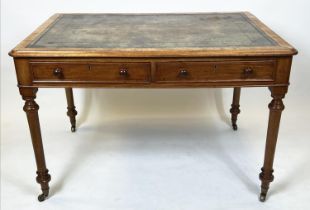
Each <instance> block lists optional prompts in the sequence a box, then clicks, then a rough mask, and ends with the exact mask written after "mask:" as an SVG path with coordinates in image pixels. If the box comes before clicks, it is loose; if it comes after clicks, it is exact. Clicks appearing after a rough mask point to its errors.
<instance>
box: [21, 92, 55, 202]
mask: <svg viewBox="0 0 310 210" xmlns="http://www.w3.org/2000/svg"><path fill="white" fill-rule="evenodd" d="M37 90H38V89H37V88H20V93H21V95H22V98H23V99H24V100H25V105H24V111H25V112H26V115H27V120H28V124H29V129H30V134H31V139H32V146H33V150H34V154H35V159H36V164H37V178H36V180H37V182H38V183H39V184H40V185H41V189H42V194H41V195H39V197H38V200H39V201H44V200H45V199H46V198H47V196H48V193H49V185H48V183H49V181H50V180H51V176H50V175H49V173H48V170H47V168H46V163H45V157H44V149H43V143H42V137H41V130H40V121H39V115H38V110H39V106H38V104H37V103H36V102H35V100H34V99H35V98H36V92H37Z"/></svg>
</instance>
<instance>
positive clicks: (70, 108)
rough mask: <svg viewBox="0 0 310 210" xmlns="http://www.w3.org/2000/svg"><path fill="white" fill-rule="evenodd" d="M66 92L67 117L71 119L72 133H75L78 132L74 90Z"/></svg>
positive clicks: (70, 89) (68, 89)
mask: <svg viewBox="0 0 310 210" xmlns="http://www.w3.org/2000/svg"><path fill="white" fill-rule="evenodd" d="M65 90H66V97H67V104H68V107H67V109H68V111H67V115H68V117H69V118H70V123H71V131H72V132H75V130H76V120H75V116H76V115H77V111H76V110H75V106H74V100H73V92H72V88H65Z"/></svg>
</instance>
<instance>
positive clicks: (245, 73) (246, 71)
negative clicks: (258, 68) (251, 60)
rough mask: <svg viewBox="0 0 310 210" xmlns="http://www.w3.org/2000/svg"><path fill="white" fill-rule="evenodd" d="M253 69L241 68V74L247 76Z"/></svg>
mask: <svg viewBox="0 0 310 210" xmlns="http://www.w3.org/2000/svg"><path fill="white" fill-rule="evenodd" d="M253 72H254V70H253V69H252V68H246V69H244V70H243V74H244V75H245V76H246V77H249V76H251V75H252V74H253Z"/></svg>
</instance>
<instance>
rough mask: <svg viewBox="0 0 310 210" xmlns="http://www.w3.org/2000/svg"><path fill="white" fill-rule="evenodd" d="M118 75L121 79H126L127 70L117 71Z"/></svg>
mask: <svg viewBox="0 0 310 210" xmlns="http://www.w3.org/2000/svg"><path fill="white" fill-rule="evenodd" d="M119 75H120V76H121V77H127V76H128V70H127V69H125V68H122V69H120V70H119Z"/></svg>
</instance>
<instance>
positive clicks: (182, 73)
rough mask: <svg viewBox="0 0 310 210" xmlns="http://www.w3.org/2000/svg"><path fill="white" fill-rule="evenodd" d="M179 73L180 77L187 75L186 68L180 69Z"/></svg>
mask: <svg viewBox="0 0 310 210" xmlns="http://www.w3.org/2000/svg"><path fill="white" fill-rule="evenodd" d="M179 75H180V76H182V77H185V76H187V75H188V72H187V70H186V69H181V70H180V73H179Z"/></svg>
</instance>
